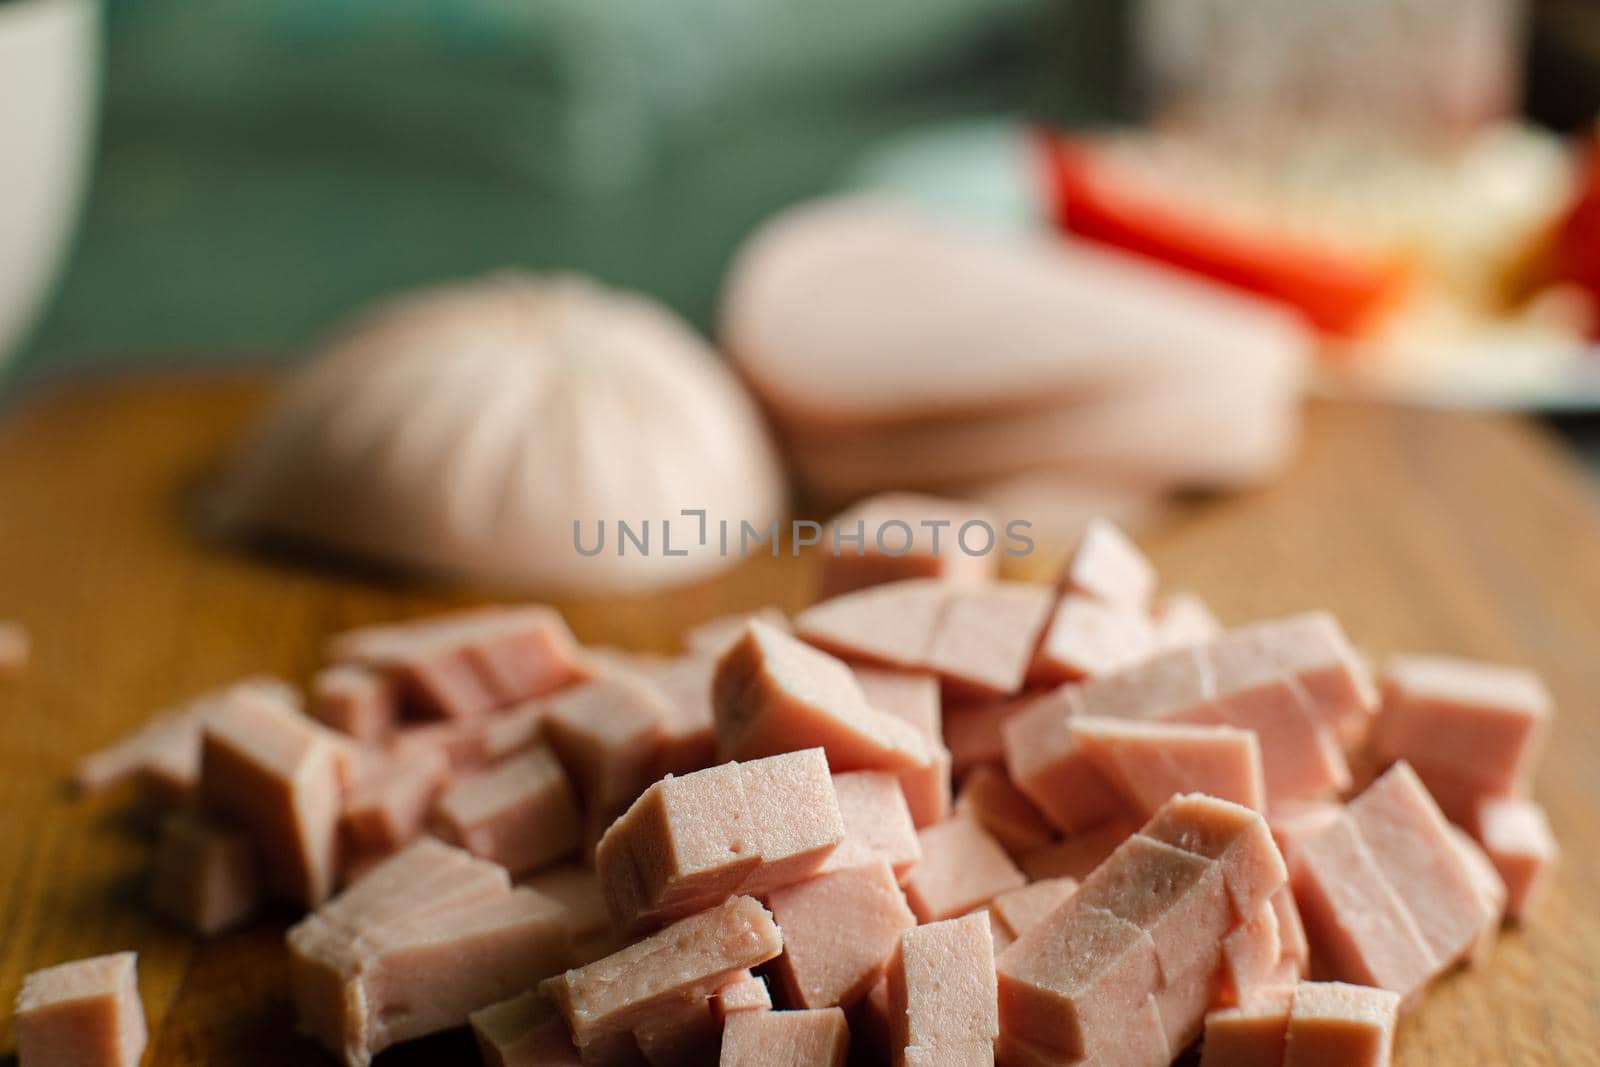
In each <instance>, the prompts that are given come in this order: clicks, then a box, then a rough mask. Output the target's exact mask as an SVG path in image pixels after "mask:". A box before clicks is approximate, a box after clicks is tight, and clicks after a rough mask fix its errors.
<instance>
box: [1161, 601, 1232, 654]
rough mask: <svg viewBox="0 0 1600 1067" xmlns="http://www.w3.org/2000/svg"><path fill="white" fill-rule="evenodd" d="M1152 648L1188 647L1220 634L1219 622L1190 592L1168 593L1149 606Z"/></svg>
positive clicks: (1220, 626)
mask: <svg viewBox="0 0 1600 1067" xmlns="http://www.w3.org/2000/svg"><path fill="white" fill-rule="evenodd" d="M1150 624H1151V627H1152V628H1153V630H1154V636H1155V644H1156V648H1158V649H1160V650H1161V651H1163V652H1165V651H1167V650H1169V649H1174V648H1192V647H1193V646H1195V645H1203V644H1207V643H1208V642H1211V641H1215V640H1216V639H1217V638H1218V637H1220V636H1222V624H1221V623H1219V622H1218V621H1217V617H1216V616H1215V615H1213V614H1212V613H1211V609H1210V608H1209V607H1207V606H1206V602H1205V601H1204V600H1201V599H1200V598H1199V597H1198V596H1195V595H1194V594H1193V593H1171V594H1169V595H1167V596H1164V597H1162V598H1161V599H1160V600H1159V601H1157V602H1156V604H1155V606H1154V607H1152V608H1151V609H1150Z"/></svg>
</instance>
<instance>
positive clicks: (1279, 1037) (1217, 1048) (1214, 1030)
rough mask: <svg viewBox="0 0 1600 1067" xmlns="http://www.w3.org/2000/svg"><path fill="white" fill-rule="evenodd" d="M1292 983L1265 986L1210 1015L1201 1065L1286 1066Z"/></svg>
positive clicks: (1204, 1066)
mask: <svg viewBox="0 0 1600 1067" xmlns="http://www.w3.org/2000/svg"><path fill="white" fill-rule="evenodd" d="M1293 1005H1294V988H1293V987H1292V986H1290V987H1285V988H1278V989H1265V990H1262V991H1261V992H1259V993H1257V994H1256V995H1255V996H1254V997H1252V998H1251V999H1250V1000H1249V1001H1247V1002H1245V1003H1244V1004H1241V1005H1239V1006H1238V1007H1235V1008H1224V1009H1222V1010H1220V1011H1214V1012H1211V1013H1209V1014H1208V1015H1207V1016H1206V1039H1205V1043H1204V1044H1203V1045H1201V1047H1200V1067H1283V1049H1284V1041H1285V1040H1286V1039H1287V1036H1288V1032H1289V1011H1290V1009H1291V1008H1292V1007H1293Z"/></svg>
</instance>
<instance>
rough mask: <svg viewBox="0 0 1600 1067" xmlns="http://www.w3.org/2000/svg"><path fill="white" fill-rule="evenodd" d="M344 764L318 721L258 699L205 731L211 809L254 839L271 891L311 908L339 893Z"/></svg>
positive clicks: (204, 772) (203, 783) (233, 705)
mask: <svg viewBox="0 0 1600 1067" xmlns="http://www.w3.org/2000/svg"><path fill="white" fill-rule="evenodd" d="M342 758H343V757H342V755H341V753H340V751H339V749H338V748H337V746H335V745H334V743H333V742H332V741H331V740H330V739H329V736H328V735H327V733H326V732H325V731H324V730H322V729H321V728H320V727H318V726H317V725H316V724H315V723H314V722H313V721H312V720H311V719H308V718H306V717H305V716H303V715H301V714H300V713H299V712H297V711H293V710H291V709H289V708H287V707H284V706H283V705H281V704H278V703H277V702H276V701H273V700H270V699H266V698H264V697H261V696H259V695H256V694H251V693H243V694H238V695H236V696H235V697H234V698H233V699H232V700H231V701H230V702H229V704H228V705H227V707H226V708H224V709H223V710H222V711H220V712H219V713H218V714H217V715H216V716H215V717H213V718H212V719H211V720H210V721H209V722H208V723H207V724H206V726H205V733H204V737H203V747H202V753H201V765H200V796H201V801H202V804H203V806H204V807H205V808H206V809H207V810H210V811H213V812H215V813H217V814H218V815H221V816H223V817H224V818H227V819H231V820H233V821H235V822H237V823H238V824H239V825H240V826H241V827H242V828H244V829H245V830H246V831H247V832H249V833H250V834H251V836H252V837H253V838H254V839H255V841H256V843H257V846H258V847H259V848H260V850H261V858H262V872H263V874H264V875H265V878H266V884H267V888H268V889H269V890H271V891H272V892H273V893H274V894H276V895H277V896H281V897H284V898H286V899H288V900H290V901H293V902H295V903H297V904H301V905H303V906H305V907H312V908H314V907H316V906H317V905H319V904H321V903H322V902H323V901H324V900H326V899H327V898H328V896H329V895H330V894H331V893H332V892H333V882H334V877H335V875H336V873H337V871H338V853H339V817H340V813H341V810H342V808H343V797H342V795H341V794H342V786H341V771H340V760H341V759H342Z"/></svg>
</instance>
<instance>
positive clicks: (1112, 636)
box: [1028, 593, 1156, 685]
mask: <svg viewBox="0 0 1600 1067" xmlns="http://www.w3.org/2000/svg"><path fill="white" fill-rule="evenodd" d="M1155 648H1156V643H1155V632H1154V629H1153V628H1152V627H1151V624H1150V620H1149V619H1148V618H1146V617H1145V615H1144V614H1143V613H1141V612H1136V611H1131V610H1128V609H1126V608H1118V607H1114V606H1112V605H1108V604H1105V603H1103V602H1101V601H1099V600H1095V599H1093V598H1091V597H1086V596H1078V595H1075V594H1071V593H1069V594H1067V595H1066V596H1064V597H1062V598H1061V600H1060V601H1059V602H1058V603H1057V604H1056V606H1055V611H1054V612H1053V613H1052V614H1051V616H1050V621H1049V623H1048V625H1047V626H1046V628H1045V633H1044V639H1043V640H1042V641H1041V642H1040V643H1039V648H1038V650H1037V652H1035V653H1034V657H1033V663H1032V665H1031V666H1030V667H1029V668H1028V682H1029V684H1033V685H1059V684H1061V683H1062V682H1075V681H1078V680H1079V679H1081V678H1093V677H1097V676H1100V675H1105V674H1115V673H1116V672H1117V671H1120V670H1122V669H1124V668H1126V667H1131V666H1133V665H1134V664H1135V663H1138V662H1140V661H1141V660H1143V659H1146V658H1148V657H1149V656H1150V654H1151V653H1152V652H1154V651H1155Z"/></svg>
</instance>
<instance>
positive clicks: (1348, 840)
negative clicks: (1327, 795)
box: [1294, 812, 1441, 997]
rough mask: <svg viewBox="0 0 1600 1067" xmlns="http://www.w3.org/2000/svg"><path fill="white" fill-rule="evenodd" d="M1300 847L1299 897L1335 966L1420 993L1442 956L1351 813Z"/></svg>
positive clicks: (1354, 976)
mask: <svg viewBox="0 0 1600 1067" xmlns="http://www.w3.org/2000/svg"><path fill="white" fill-rule="evenodd" d="M1297 851H1298V854H1297V856H1296V858H1295V871H1294V895H1295V901H1296V902H1297V903H1298V904H1299V906H1300V913H1301V916H1302V917H1303V918H1304V920H1305V926H1306V933H1307V934H1308V935H1309V936H1310V940H1311V944H1312V946H1313V948H1315V949H1316V950H1317V951H1318V953H1319V954H1320V955H1321V957H1322V958H1323V959H1325V960H1326V961H1327V964H1328V967H1329V969H1330V973H1332V974H1333V975H1335V976H1336V977H1338V978H1340V979H1343V980H1346V981H1351V982H1358V983H1360V984H1362V985H1371V986H1376V987H1378V988H1380V989H1389V990H1393V991H1394V992H1396V993H1399V994H1400V995H1401V996H1403V997H1411V996H1413V995H1414V994H1415V993H1417V992H1418V991H1419V990H1420V989H1421V988H1422V987H1423V985H1425V984H1426V983H1427V981H1428V978H1429V977H1430V976H1431V975H1433V974H1434V973H1435V972H1436V971H1437V970H1438V968H1439V966H1440V963H1441V961H1440V960H1439V959H1438V958H1437V957H1436V956H1435V955H1434V954H1433V953H1432V951H1430V950H1429V948H1428V944H1427V942H1426V941H1425V940H1424V939H1423V936H1422V932H1421V931H1420V930H1419V929H1418V928H1417V924H1416V921H1415V920H1414V919H1413V918H1412V917H1411V913H1410V911H1409V910H1408V909H1407V908H1406V906H1405V902H1404V901H1402V900H1401V899H1400V897H1399V896H1398V895H1397V894H1396V893H1395V891H1394V889H1393V887H1392V886H1391V885H1390V884H1389V881H1388V879H1387V878H1385V877H1384V874H1383V871H1382V870H1381V869H1380V868H1379V866H1378V863H1377V861H1376V859H1374V857H1373V855H1372V851H1371V850H1370V849H1369V848H1368V847H1367V844H1366V842H1365V841H1364V840H1363V839H1362V837H1361V834H1360V832H1359V831H1358V830H1357V829H1356V826H1355V823H1354V822H1353V821H1352V820H1351V819H1350V817H1349V816H1348V815H1347V814H1345V813H1342V812H1341V813H1340V815H1339V817H1338V818H1337V819H1335V820H1334V821H1333V822H1330V823H1328V824H1327V825H1326V826H1324V827H1323V828H1322V829H1321V830H1320V831H1319V832H1318V833H1316V834H1314V835H1312V836H1310V837H1308V838H1307V839H1306V840H1305V841H1304V842H1303V843H1302V844H1301V845H1300V846H1299V848H1298V850H1297Z"/></svg>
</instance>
